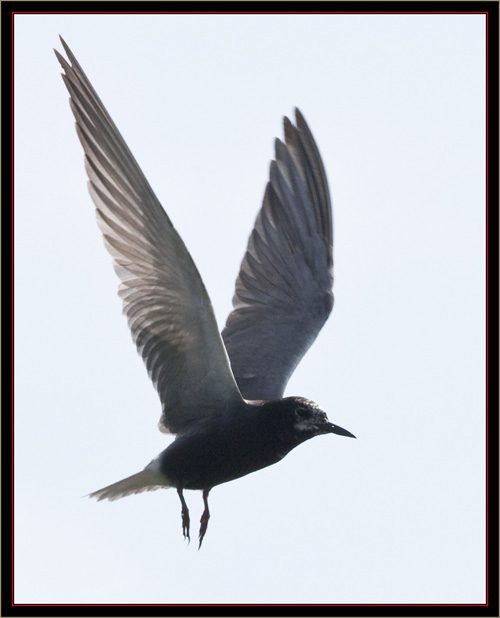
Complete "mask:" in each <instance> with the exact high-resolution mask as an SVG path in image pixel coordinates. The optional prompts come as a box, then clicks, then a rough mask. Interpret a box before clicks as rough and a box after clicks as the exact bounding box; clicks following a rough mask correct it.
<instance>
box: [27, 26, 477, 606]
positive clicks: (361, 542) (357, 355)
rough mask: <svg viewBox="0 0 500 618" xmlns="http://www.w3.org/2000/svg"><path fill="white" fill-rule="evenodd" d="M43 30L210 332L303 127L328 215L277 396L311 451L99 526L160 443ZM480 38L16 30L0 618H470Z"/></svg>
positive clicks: (168, 494)
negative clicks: (330, 206)
mask: <svg viewBox="0 0 500 618" xmlns="http://www.w3.org/2000/svg"><path fill="white" fill-rule="evenodd" d="M59 33H60V34H62V35H63V36H64V37H65V39H66V41H67V42H68V44H69V45H70V47H71V48H72V49H73V51H74V53H75V54H76V56H77V58H78V59H79V61H80V63H81V64H82V65H83V67H84V69H85V71H86V72H87V74H88V76H89V77H90V79H91V81H92V83H93V84H94V86H95V87H96V89H97V91H98V93H99V94H100V96H101V97H102V99H103V101H104V103H105V105H106V106H107V107H108V110H109V111H110V113H111V115H112V116H113V118H114V120H115V122H116V123H117V125H118V127H119V128H120V130H121V131H122V133H123V135H124V137H125V139H126V141H127V142H128V144H129V146H130V147H131V149H132V151H133V152H134V154H135V156H136V157H137V159H138V161H139V163H140V165H141V166H142V168H143V170H144V172H145V173H146V176H147V177H148V179H149V180H150V183H151V185H152V186H153V188H154V190H155V191H156V193H157V195H158V197H159V199H160V201H161V202H162V204H163V205H164V207H165V208H166V210H167V212H168V213H169V215H170V217H171V218H172V220H173V222H174V225H175V226H176V228H177V229H178V231H179V232H180V234H181V236H182V237H183V239H184V240H185V242H186V244H187V246H188V248H189V250H190V251H191V253H192V255H193V258H194V260H195V262H196V264H197V265H198V267H199V269H200V272H201V275H202V277H203V279H204V281H205V283H206V286H207V288H208V291H209V294H210V296H211V298H212V301H213V305H214V308H215V312H216V315H217V319H218V321H219V324H220V325H221V327H222V325H223V323H224V321H225V319H226V316H227V314H228V312H229V311H230V308H231V298H232V294H233V285H234V280H235V278H236V275H237V271H238V268H239V263H240V260H241V258H242V256H243V252H244V249H245V247H246V242H247V237H248V234H249V233H250V230H251V228H252V225H253V221H254V218H255V216H256V214H257V211H258V208H259V207H260V202H261V199H262V195H263V191H264V187H265V183H266V180H267V173H268V165H269V160H270V159H271V158H272V156H273V139H274V137H275V136H281V135H282V126H281V122H282V120H281V119H282V116H283V115H284V114H291V113H292V112H293V107H294V106H298V107H300V108H301V110H302V111H303V113H304V115H305V117H306V118H307V120H308V122H309V124H310V126H311V128H312V131H313V133H314V135H315V137H316V139H317V142H318V145H319V148H320V150H321V153H322V156H323V159H324V163H325V167H326V170H327V173H328V177H329V182H330V188H331V192H332V196H333V200H334V220H335V295H336V303H335V307H334V311H333V313H332V316H331V318H330V320H329V321H328V323H327V324H326V326H325V327H324V329H323V331H322V332H321V334H320V336H319V337H318V339H317V341H316V343H315V344H314V346H313V347H312V348H311V350H310V352H309V353H308V354H307V356H306V357H305V358H304V360H303V362H302V363H301V364H300V366H299V368H298V369H297V371H296V372H295V374H294V375H293V377H292V379H291V381H290V383H289V386H288V389H287V394H293V395H302V396H306V397H309V398H311V399H313V400H315V401H317V402H318V403H319V404H320V405H322V406H323V407H324V408H325V409H326V410H327V411H328V414H329V416H330V419H331V420H332V421H334V422H335V423H338V424H339V425H341V426H343V427H345V428H347V429H349V430H350V431H352V432H353V433H354V434H356V435H357V437H358V439H357V440H348V439H344V438H340V437H337V436H325V437H321V438H317V439H315V440H311V441H310V442H308V443H306V444H304V445H303V446H301V447H299V448H297V449H296V450H294V451H292V453H291V454H290V455H289V456H288V457H287V458H286V459H285V460H284V461H282V462H281V463H280V464H278V465H276V466H273V467H271V468H268V469H266V470H263V471H260V472H258V473H256V474H253V475H250V476H248V477H245V478H243V479H240V480H238V481H235V482H233V483H229V484H226V485H222V486H220V487H217V488H215V489H214V490H213V492H212V494H211V512H212V519H211V520H210V525H209V529H208V533H207V536H206V538H205V542H204V546H203V548H202V550H201V551H200V552H198V551H197V543H196V542H195V538H196V534H197V529H198V520H199V517H200V515H201V511H202V499H201V493H200V492H187V493H186V497H187V501H188V504H189V506H190V509H191V518H192V525H193V530H192V531H193V536H194V540H193V542H192V543H191V545H190V546H189V547H188V546H186V543H185V542H184V541H183V539H182V533H181V518H180V503H179V500H178V497H177V495H176V493H175V491H173V490H170V491H159V492H154V493H150V494H143V495H139V496H133V497H130V498H126V499H123V500H120V501H118V502H114V503H107V502H102V503H95V502H94V501H91V500H88V499H85V498H83V497H82V496H84V495H85V494H87V493H89V492H90V491H92V490H95V489H98V488H100V487H102V486H104V485H107V484H109V483H112V482H114V481H117V480H119V479H121V478H123V477H124V476H127V475H129V474H132V473H134V472H136V471H138V470H140V469H142V467H143V466H144V465H146V464H147V463H148V462H149V461H150V460H151V459H152V458H153V457H154V456H155V455H156V454H157V453H159V452H160V451H161V450H163V449H164V448H165V447H166V445H167V444H168V440H169V438H168V437H165V436H163V435H161V434H160V433H159V432H158V431H157V428H156V423H157V421H158V418H159V415H160V406H159V400H158V398H157V395H156V393H155V391H154V389H153V388H152V386H151V384H150V381H149V378H148V377H147V374H146V371H145V369H144V367H143V366H142V361H141V360H140V358H139V357H138V355H137V353H136V351H135V348H134V346H133V344H132V343H131V338H130V334H129V332H128V328H127V325H126V321H125V319H124V317H123V316H121V305H120V300H119V298H118V296H117V294H116V289H117V280H116V277H115V274H114V272H113V269H112V266H111V260H110V259H109V257H108V255H107V253H106V251H105V249H104V246H103V244H102V241H101V238H100V233H99V231H98V228H97V225H96V223H95V216H94V207H93V204H92V203H91V201H90V197H89V196H88V193H87V189H86V177H85V173H84V167H83V156H82V150H81V147H80V144H79V142H78V139H77V136H76V133H75V131H74V128H73V118H72V115H71V112H70V109H69V105H68V94H67V92H66V89H65V87H64V85H63V82H62V80H61V78H60V76H59V75H60V68H59V65H58V62H57V60H56V58H55V56H54V54H53V52H52V48H53V47H57V48H58V49H59V50H61V45H60V43H59V40H58V34H59ZM484 49H485V17H484V16H483V15H177V16H175V15H154V16H148V15H107V16H105V15H39V16H34V15H18V16H17V17H16V19H15V130H16V142H15V144H16V150H15V172H16V175H15V183H16V184H15V190H16V193H15V200H16V201H15V243H16V244H15V258H16V262H15V276H16V279H15V284H16V290H15V291H16V296H15V310H16V312H15V334H16V347H15V360H16V362H15V377H16V382H15V396H16V399H15V402H16V407H15V413H16V417H15V419H16V425H15V465H16V467H15V481H16V493H15V497H16V502H15V576H16V579H15V592H16V596H15V601H16V602H17V603H482V602H484V601H485V596H484V590H485V570H484V565H485V509H484V505H485V484H484V480H485V474H484V469H485V468H484V463H485V449H484V444H485V409H484V406H485V390H484V384H485V362H484V359H485V347H484V338H485V337H484V333H485V272H484V257H485V138H484V134H485V113H484V112H485V62H484V59H485V51H484Z"/></svg>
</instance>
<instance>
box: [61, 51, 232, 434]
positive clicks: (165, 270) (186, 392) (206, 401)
mask: <svg viewBox="0 0 500 618" xmlns="http://www.w3.org/2000/svg"><path fill="white" fill-rule="evenodd" d="M61 41H62V39H61ZM62 43H63V46H64V49H65V51H66V54H67V56H68V59H69V61H70V63H71V65H69V64H68V63H67V62H66V60H65V59H64V58H63V57H62V56H61V55H60V54H59V53H58V52H57V51H56V55H57V58H58V60H59V62H60V63H61V65H62V67H63V69H64V71H65V74H63V75H62V77H63V79H64V83H65V84H66V87H67V89H68V91H69V93H70V105H71V109H72V111H73V114H74V116H75V119H76V130H77V132H78V136H79V138H80V141H81V143H82V146H83V149H84V151H85V167H86V170H87V174H88V177H89V183H88V184H89V190H90V194H91V196H92V199H93V201H94V204H95V206H96V209H97V220H98V223H99V227H100V228H101V231H102V233H103V236H104V242H105V245H106V247H107V249H108V251H109V252H110V254H111V256H112V257H113V261H114V267H115V271H116V273H117V274H118V277H119V278H120V280H121V284H120V286H119V295H120V296H121V298H122V300H123V308H124V313H125V315H126V316H127V319H128V324H129V326H130V330H131V331H132V337H133V340H134V342H135V344H136V346H137V349H138V351H139V353H140V354H141V356H142V358H143V359H144V362H145V364H146V367H147V370H148V373H149V375H150V377H151V379H152V381H153V383H154V385H155V387H156V389H157V390H158V393H159V395H160V399H161V403H162V407H163V413H162V416H161V418H160V429H161V430H162V431H168V432H171V433H182V432H184V431H186V430H188V429H189V428H190V427H191V426H192V425H193V424H195V423H197V422H198V421H200V420H201V419H203V418H207V417H210V416H213V415H215V414H220V413H222V412H223V411H224V410H229V409H235V410H237V409H238V406H240V407H241V406H242V405H244V403H243V400H242V398H241V395H240V393H239V391H238V387H237V386H236V382H235V380H234V377H233V375H232V373H231V368H230V365H229V360H228V357H227V354H226V351H225V349H224V345H223V343H222V339H221V336H220V334H219V331H218V328H217V323H216V321H215V316H214V313H213V309H212V305H211V303H210V299H209V297H208V294H207V292H206V290H205V286H204V285H203V282H202V280H201V277H200V275H199V273H198V270H197V269H196V266H195V264H194V262H193V260H192V258H191V256H190V255H189V252H188V251H187V249H186V247H185V245H184V243H183V242H182V240H181V238H180V236H179V235H178V234H177V232H176V231H175V229H174V227H173V226H172V223H171V222H170V219H169V218H168V216H167V214H166V213H165V211H164V210H163V208H162V206H161V204H160V202H159V201H158V199H157V198H156V196H155V194H154V193H153V191H152V189H151V187H150V186H149V183H148V181H147V180H146V178H145V177H144V175H143V173H142V171H141V169H140V168H139V165H138V164H137V162H136V160H135V159H134V157H133V155H132V153H131V152H130V150H129V149H128V147H127V145H126V144H125V141H124V140H123V138H122V136H121V135H120V133H119V131H118V129H117V128H116V126H115V124H114V123H113V121H112V120H111V118H110V116H109V114H108V112H107V111H106V109H105V108H104V105H103V104H102V102H101V101H100V99H99V97H98V96H97V94H96V92H95V90H94V89H93V87H92V85H91V84H90V82H89V80H88V78H87V77H86V75H85V73H84V72H83V70H82V68H81V67H80V65H79V64H78V62H77V60H76V58H75V57H74V55H73V54H72V52H71V50H70V49H69V48H68V46H67V45H66V44H65V42H64V41H62ZM54 51H55V50H54Z"/></svg>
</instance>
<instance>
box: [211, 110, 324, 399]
mask: <svg viewBox="0 0 500 618" xmlns="http://www.w3.org/2000/svg"><path fill="white" fill-rule="evenodd" d="M295 114H296V126H294V125H293V124H292V123H291V122H290V120H289V119H288V118H285V119H284V129H285V143H283V142H282V141H280V140H278V139H277V140H276V160H275V161H272V162H271V169H270V180H269V182H268V184H267V187H266V191H265V195H264V201H263V205H262V208H261V210H260V212H259V214H258V216H257V220H256V222H255V226H254V229H253V231H252V234H251V235H250V239H249V241H248V247H247V251H246V253H245V256H244V258H243V261H242V263H241V268H240V272H239V276H238V279H237V280H236V291H235V294H234V297H233V311H232V312H231V313H230V315H229V317H228V319H227V322H226V326H225V328H224V330H223V332H222V338H223V340H224V343H225V346H226V350H227V353H228V354H229V358H230V359H231V367H232V370H233V374H234V377H235V378H236V382H237V384H238V386H239V389H240V392H241V394H242V395H243V397H245V398H246V399H277V398H280V397H282V396H283V392H284V390H285V386H286V384H287V382H288V380H289V378H290V376H291V375H292V373H293V371H294V369H295V367H296V366H297V364H298V363H299V361H300V359H301V358H302V356H303V355H304V354H305V352H306V351H307V350H308V349H309V346H310V345H311V344H312V342H313V341H314V340H315V338H316V336H317V335H318V333H319V331H320V330H321V327H322V326H323V324H324V323H325V321H326V319H327V318H328V316H329V314H330V311H331V310H332V307H333V294H332V285H333V256H332V245H333V230H332V214H331V204H330V195H329V191H328V184H327V180H326V175H325V170H324V168H323V163H322V161H321V157H320V154H319V151H318V148H317V146H316V144H315V142H314V139H313V136H312V134H311V131H310V130H309V127H308V126H307V124H306V121H305V120H304V117H303V116H302V114H301V113H300V111H299V110H298V109H297V110H295Z"/></svg>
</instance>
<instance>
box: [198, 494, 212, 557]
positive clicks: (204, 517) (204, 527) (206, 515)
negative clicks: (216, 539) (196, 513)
mask: <svg viewBox="0 0 500 618" xmlns="http://www.w3.org/2000/svg"><path fill="white" fill-rule="evenodd" d="M209 519H210V511H209V510H208V504H207V503H206V502H205V510H204V511H203V515H202V516H201V519H200V524H201V526H200V534H199V537H198V538H199V539H200V544H199V545H198V549H200V547H201V544H202V543H203V537H204V536H205V533H206V531H207V528H208V520H209Z"/></svg>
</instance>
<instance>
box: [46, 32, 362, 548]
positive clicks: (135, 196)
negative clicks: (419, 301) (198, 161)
mask: <svg viewBox="0 0 500 618" xmlns="http://www.w3.org/2000/svg"><path fill="white" fill-rule="evenodd" d="M60 40H61V43H62V46H63V49H64V52H65V53H66V57H67V59H66V58H65V57H64V56H63V55H62V54H61V53H59V52H58V51H57V50H55V49H54V52H55V54H56V57H57V59H58V60H59V62H60V64H61V67H62V69H63V71H64V72H63V73H62V74H61V75H62V78H63V80H64V83H65V85H66V88H67V90H68V92H69V95H70V99H69V102H70V106H71V110H72V112H73V115H74V118H75V121H76V122H75V124H76V131H77V134H78V137H79V139H80V142H81V144H82V146H83V150H84V160H85V168H86V171H87V175H88V188H89V192H90V195H91V198H92V200H93V202H94V205H95V208H96V216H97V223H98V225H99V227H100V230H101V232H102V235H103V238H104V244H105V246H106V248H107V250H108V251H109V253H110V254H111V257H112V260H113V265H114V269H115V271H116V274H117V275H118V278H119V280H120V284H119V291H118V293H119V296H120V297H121V299H122V302H123V312H124V314H125V316H126V318H127V321H128V325H129V327H130V330H131V333H132V338H133V341H134V342H135V345H136V347H137V350H138V352H139V354H140V355H141V356H142V358H143V360H144V363H145V365H146V368H147V371H148V374H149V376H150V378H151V380H152V382H153V384H154V386H155V388H156V390H157V392H158V395H159V398H160V402H161V417H160V420H159V429H160V431H162V432H164V433H170V434H174V435H175V439H174V440H173V441H172V442H171V444H170V445H169V446H168V447H167V448H166V449H165V450H163V451H162V452H161V453H160V454H159V455H158V456H157V457H155V458H154V459H153V460H152V461H151V462H150V463H149V464H148V465H147V466H146V467H145V468H144V469H143V470H142V471H140V472H138V473H136V474H133V475H131V476H129V477H127V478H124V479H123V480H121V481H118V482H116V483H113V484H112V485H109V486H107V487H104V488H102V489H99V490H98V491H94V492H93V493H91V494H89V496H90V497H92V498H96V499H97V500H104V499H107V500H116V499H118V498H122V497H124V496H128V495H130V494H137V493H140V492H143V491H150V490H156V489H161V488H175V489H176V490H177V493H178V496H179V499H180V501H181V518H182V532H183V536H184V539H187V542H188V543H189V541H190V516H189V509H188V506H187V504H186V501H185V498H184V493H183V492H184V490H200V491H202V496H203V503H204V510H203V514H202V516H201V520H200V530H199V535H198V539H199V545H198V548H201V545H202V542H203V539H204V537H205V534H206V531H207V526H208V521H209V518H210V510H209V505H208V496H209V493H210V491H211V490H212V489H213V488H214V487H215V486H217V485H220V484H222V483H226V482H229V481H233V480H235V479H238V478H240V477H242V476H245V475H247V474H250V473H252V472H255V471H257V470H260V469H262V468H265V467H267V466H270V465H273V464H275V463H277V462H279V461H280V460H281V459H283V458H284V457H285V456H286V455H287V454H288V453H289V452H290V451H291V450H292V449H294V448H295V447H297V446H298V445H300V444H302V443H303V442H305V441H306V440H309V439H311V438H313V437H316V436H320V435H325V434H337V435H339V436H345V437H351V438H354V437H355V436H354V435H353V434H352V433H350V432H349V431H347V430H346V429H343V428H342V427H340V426H338V425H336V424H334V423H332V422H330V421H329V419H328V417H327V414H326V412H325V410H324V409H323V408H321V407H320V406H319V405H318V404H316V403H314V402H313V401H311V400H309V399H307V398H305V397H296V396H287V397H284V391H285V387H286V385H287V383H288V380H289V378H290V376H291V375H292V373H293V371H294V370H295V368H296V366H297V365H298V363H299V362H300V360H301V359H302V357H303V355H304V354H305V352H306V351H307V350H308V349H309V347H310V346H311V344H312V343H313V341H314V340H315V339H316V337H317V335H318V333H319V331H320V330H321V328H322V327H323V324H324V323H325V321H326V320H327V318H328V316H329V315H330V312H331V310H332V307H333V292H332V289H333V224H332V208H331V200H330V193H329V188H328V182H327V178H326V173H325V169H324V166H323V162H322V160H321V156H320V153H319V150H318V147H317V145H316V142H315V140H314V138H313V136H312V133H311V131H310V129H309V127H308V125H307V123H306V121H305V119H304V116H303V115H302V113H301V112H300V111H299V110H298V109H297V108H295V124H293V122H292V121H290V120H289V119H288V118H287V117H284V120H283V124H284V137H285V138H284V141H282V140H280V139H276V141H275V159H274V160H273V161H272V162H271V164H270V172H269V181H268V182H267V185H266V189H265V192H264V197H263V202H262V206H261V208H260V210H259V212H258V215H257V218H256V221H255V225H254V228H253V230H252V232H251V234H250V237H249V240H248V246H247V249H246V252H245V253H244V256H243V260H242V262H241V266H240V270H239V274H238V277H237V280H236V287H235V293H234V297H233V308H232V311H231V313H230V314H229V316H228V318H227V321H226V324H225V326H224V329H223V330H222V332H219V329H218V326H217V322H216V319H215V315H214V311H213V308H212V305H211V302H210V298H209V296H208V293H207V291H206V288H205V286H204V284H203V282H202V279H201V277H200V274H199V272H198V270H197V268H196V266H195V263H194V261H193V259H192V258H191V255H190V254H189V252H188V250H187V248H186V246H185V244H184V242H183V241H182V239H181V237H180V236H179V234H178V233H177V232H176V230H175V229H174V226H173V225H172V222H171V220H170V218H169V216H168V215H167V213H166V211H165V210H164V209H163V207H162V206H161V204H160V202H159V201H158V199H157V197H156V195H155V194H154V192H153V190H152V188H151V187H150V185H149V183H148V181H147V180H146V178H145V176H144V174H143V173H142V171H141V169H140V167H139V165H138V163H137V162H136V160H135V158H134V156H133V155H132V153H131V151H130V150H129V148H128V146H127V145H126V143H125V141H124V139H123V137H122V136H121V134H120V132H119V131H118V129H117V127H116V125H115V124H114V122H113V120H112V119H111V117H110V115H109V114H108V112H107V110H106V108H105V107H104V105H103V103H102V102H101V100H100V98H99V96H98V95H97V93H96V91H95V90H94V88H93V87H92V85H91V83H90V81H89V79H88V78H87V76H86V75H85V73H84V71H83V69H82V68H81V66H80V64H79V63H78V61H77V59H76V58H75V56H74V54H73V53H72V51H71V50H70V48H69V47H68V45H67V44H66V42H65V41H64V40H63V38H62V37H60Z"/></svg>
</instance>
